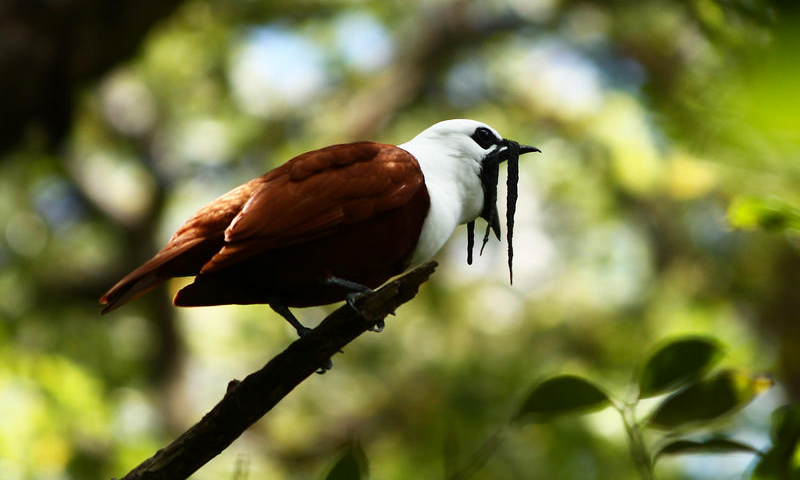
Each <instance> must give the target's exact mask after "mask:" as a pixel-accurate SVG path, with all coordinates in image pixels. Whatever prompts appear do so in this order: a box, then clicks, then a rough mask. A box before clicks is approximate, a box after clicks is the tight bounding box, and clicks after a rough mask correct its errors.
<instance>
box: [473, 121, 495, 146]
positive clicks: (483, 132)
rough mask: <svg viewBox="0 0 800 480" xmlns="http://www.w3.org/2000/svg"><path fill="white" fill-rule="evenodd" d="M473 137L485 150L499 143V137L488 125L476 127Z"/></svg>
mask: <svg viewBox="0 0 800 480" xmlns="http://www.w3.org/2000/svg"><path fill="white" fill-rule="evenodd" d="M472 139H473V140H475V143H477V144H478V145H479V146H480V147H481V148H483V149H484V150H485V149H487V148H489V147H491V146H492V145H496V144H497V137H496V136H495V135H494V133H492V131H491V130H489V129H488V128H486V127H478V128H477V129H475V133H473V134H472Z"/></svg>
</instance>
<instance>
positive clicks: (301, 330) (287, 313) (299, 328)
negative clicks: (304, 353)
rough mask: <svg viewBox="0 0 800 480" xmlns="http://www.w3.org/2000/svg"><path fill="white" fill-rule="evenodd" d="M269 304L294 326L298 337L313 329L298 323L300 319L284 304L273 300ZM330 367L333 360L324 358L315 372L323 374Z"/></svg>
mask: <svg viewBox="0 0 800 480" xmlns="http://www.w3.org/2000/svg"><path fill="white" fill-rule="evenodd" d="M269 306H270V307H272V309H273V310H275V311H276V312H277V313H278V314H280V316H282V317H283V318H285V319H286V321H287V322H289V324H290V325H291V326H292V327H294V329H295V331H296V332H297V336H298V337H300V338H303V337H305V336H306V335H308V334H309V333H311V331H312V330H313V329H312V328H308V327H306V326H305V325H303V324H302V323H300V320H298V319H297V317H295V316H294V314H293V313H292V312H291V310H289V308H288V307H287V306H286V305H283V304H281V303H277V302H275V303H270V304H269ZM331 368H333V362H332V361H331V359H330V358H328V359H327V360H325V362H323V364H322V365H320V367H319V369H317V373H319V374H323V373H325V372H327V371H328V370H330V369H331Z"/></svg>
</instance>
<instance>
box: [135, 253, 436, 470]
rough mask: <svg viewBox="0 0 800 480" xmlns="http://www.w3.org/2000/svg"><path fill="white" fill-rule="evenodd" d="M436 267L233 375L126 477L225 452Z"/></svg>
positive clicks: (188, 465)
mask: <svg viewBox="0 0 800 480" xmlns="http://www.w3.org/2000/svg"><path fill="white" fill-rule="evenodd" d="M435 268H436V262H429V263H426V264H424V265H422V266H420V267H418V268H416V269H414V270H412V271H411V272H409V273H407V274H405V275H403V276H401V277H399V278H397V279H395V280H393V281H391V282H389V283H387V284H386V285H384V286H383V287H381V288H380V289H378V290H376V291H375V292H373V293H370V294H367V295H364V296H362V297H360V298H358V299H357V300H356V307H357V308H358V310H359V312H360V314H359V313H357V312H355V311H354V310H353V309H352V308H350V307H349V306H348V305H346V304H345V305H344V306H342V307H341V308H339V309H337V310H336V311H334V312H333V313H332V314H330V315H329V316H328V317H327V318H325V320H323V321H322V323H320V325H319V326H318V327H317V328H315V329H314V330H313V331H312V332H311V333H309V334H308V335H306V336H305V337H303V338H301V339H299V340H297V341H295V342H294V343H292V344H291V345H289V347H288V348H287V349H286V350H284V351H283V352H281V353H280V354H278V355H277V356H276V357H275V358H273V359H272V360H270V361H269V363H267V364H266V365H265V366H264V367H263V368H262V369H261V370H259V371H257V372H254V373H251V374H250V375H248V376H247V377H245V379H244V380H242V381H241V382H240V381H238V380H233V381H231V382H230V383H229V384H228V391H227V392H226V393H225V396H224V397H223V398H222V400H221V401H220V402H219V403H218V404H217V405H216V406H215V407H214V408H213V409H212V410H211V411H210V412H208V413H207V414H206V415H205V416H204V417H203V418H202V420H200V421H199V422H198V423H197V424H195V425H194V426H193V427H191V428H190V429H189V430H187V431H186V432H184V433H183V434H182V435H181V436H180V437H178V438H177V439H176V440H175V441H174V442H172V443H171V444H170V445H168V446H166V447H164V448H162V449H161V450H159V451H158V452H156V454H155V455H153V456H152V457H150V458H148V459H147V460H145V461H144V462H142V463H141V464H140V465H139V466H138V467H136V468H134V469H133V470H131V471H130V472H129V473H128V474H127V475H125V476H124V477H123V478H122V480H160V479H164V480H166V479H170V480H176V479H185V478H187V477H188V476H189V475H191V474H192V473H194V472H195V471H197V470H198V469H199V468H200V467H202V466H203V465H205V464H206V463H207V462H208V461H209V460H211V459H212V458H214V457H215V456H217V455H218V454H219V453H221V452H222V451H223V450H224V449H225V448H227V447H228V446H229V445H230V444H231V443H233V441H234V440H236V439H237V438H238V437H239V436H240V435H241V434H242V433H244V431H245V430H246V429H247V428H248V427H249V426H250V425H252V424H253V423H255V422H256V421H257V420H259V419H260V418H261V417H262V416H264V415H265V414H266V413H267V412H268V411H270V410H271V409H272V407H274V406H275V405H277V403H278V402H280V401H281V399H283V397H285V396H286V395H287V394H288V393H289V392H291V391H292V389H294V387H296V386H297V385H299V384H300V382H302V381H303V380H305V379H306V378H308V377H309V376H310V375H311V374H312V373H314V372H315V371H316V370H317V369H318V368H319V367H320V366H321V365H324V364H325V362H327V360H328V359H329V358H330V357H331V356H332V355H333V354H335V353H336V352H338V351H340V350H341V349H342V348H343V347H344V346H345V345H347V344H348V343H350V342H351V341H353V340H354V339H355V338H356V337H358V336H359V335H361V334H362V333H364V332H365V331H367V330H368V329H369V328H371V327H373V326H374V325H376V324H377V323H378V322H380V321H381V320H383V319H384V318H386V316H387V315H389V314H392V313H393V312H394V311H395V309H397V307H399V306H400V305H402V304H403V303H405V302H407V301H409V300H411V299H412V298H414V296H415V295H416V294H417V291H418V289H419V286H420V285H421V284H422V283H424V282H425V281H426V280H427V279H428V278H429V277H430V276H431V274H432V273H433V271H434V269H435Z"/></svg>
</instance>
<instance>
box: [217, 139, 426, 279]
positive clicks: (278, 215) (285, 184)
mask: <svg viewBox="0 0 800 480" xmlns="http://www.w3.org/2000/svg"><path fill="white" fill-rule="evenodd" d="M292 162H293V163H292V165H291V168H289V169H287V170H286V171H285V172H282V174H281V175H280V176H277V177H276V178H274V179H272V180H271V181H268V182H264V183H263V184H262V185H260V186H259V188H258V189H257V190H256V191H255V192H254V193H253V196H252V197H251V198H250V199H249V200H248V202H247V203H246V204H245V206H244V208H243V209H242V211H241V212H240V213H239V214H238V215H237V216H236V218H234V219H233V222H231V224H230V226H229V227H228V228H227V230H225V246H224V247H223V248H222V249H221V250H220V252H219V253H217V254H216V255H214V257H213V258H212V259H211V260H210V261H209V262H208V263H206V264H205V265H204V266H203V269H202V273H209V272H213V271H216V270H219V269H221V268H224V267H226V266H229V265H231V264H233V263H236V262H239V261H241V260H244V259H246V258H248V257H251V256H253V255H257V254H259V253H261V252H264V251H267V250H271V249H273V248H278V247H283V246H288V245H293V244H297V243H302V242H307V241H310V240H314V239H316V238H320V237H324V236H327V235H331V234H333V233H335V232H336V231H338V230H339V229H341V228H343V227H345V226H347V225H351V224H354V223H357V222H361V221H364V220H366V219H368V218H370V217H372V216H373V215H375V214H377V213H380V212H384V211H387V210H391V209H394V208H397V207H400V206H403V205H405V204H407V203H408V202H409V201H410V200H411V198H412V197H413V196H414V194H415V193H416V192H417V190H418V189H419V188H420V187H421V186H422V185H423V184H424V181H423V177H422V171H421V170H420V168H419V164H418V163H417V161H416V160H415V159H414V157H413V156H411V155H410V154H409V153H408V152H406V151H405V150H403V149H400V148H397V147H395V146H393V145H385V144H379V143H372V142H359V143H352V144H346V145H335V146H332V147H328V148H325V149H322V150H317V151H314V152H309V153H306V154H303V155H301V156H299V157H296V158H295V159H294V160H293V161H292Z"/></svg>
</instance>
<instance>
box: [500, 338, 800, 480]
mask: <svg viewBox="0 0 800 480" xmlns="http://www.w3.org/2000/svg"><path fill="white" fill-rule="evenodd" d="M718 351H719V349H718V347H717V345H716V342H715V341H714V340H712V339H702V338H682V339H677V340H673V341H671V342H670V343H668V344H667V345H665V346H663V347H661V348H660V349H659V350H658V351H657V352H656V353H655V354H653V355H652V356H651V357H650V358H649V359H648V361H647V363H646V364H645V366H644V368H643V369H642V371H643V373H642V375H641V377H640V378H639V379H638V381H637V382H636V383H635V384H633V385H631V386H630V387H631V388H629V391H631V392H634V396H633V397H632V398H629V399H626V398H620V397H618V396H617V397H612V396H610V395H608V394H606V393H605V392H603V391H602V389H601V388H600V387H598V386H596V385H594V384H593V383H592V382H591V381H589V380H587V379H584V378H581V377H577V376H571V375H561V376H556V377H552V378H549V379H547V380H545V381H543V382H542V383H540V384H539V385H537V386H536V387H535V388H534V389H533V391H531V393H530V394H529V395H528V397H527V398H526V399H525V401H524V402H523V404H522V406H521V407H520V408H519V410H518V411H517V414H516V416H515V420H516V422H517V423H520V424H523V425H524V424H525V423H527V422H530V421H547V420H551V419H553V418H554V417H556V416H559V415H564V414H574V413H587V412H591V411H595V410H601V409H604V408H606V407H609V406H613V407H614V409H615V410H617V412H618V413H619V415H620V417H621V419H622V421H623V423H624V424H625V431H626V433H627V436H628V443H629V445H630V451H631V457H632V459H633V462H634V463H635V464H636V465H637V467H638V468H639V472H640V474H641V478H643V479H652V478H655V472H654V467H655V463H656V461H657V460H658V459H659V458H660V457H661V456H663V455H679V454H689V453H692V454H708V453H740V452H744V453H760V452H759V450H758V449H757V448H756V447H753V446H751V445H748V444H746V443H743V442H739V441H736V440H731V439H729V438H725V436H723V434H721V433H719V432H715V433H713V434H712V435H710V436H709V435H708V434H706V433H704V435H705V437H706V438H703V439H700V440H693V439H690V438H687V437H686V435H687V434H689V433H695V432H697V431H698V430H699V431H703V430H708V429H709V428H713V427H714V426H718V425H719V424H720V423H721V421H722V420H724V419H726V418H727V417H729V416H730V415H731V414H732V413H734V412H736V411H737V410H739V409H741V408H742V407H744V406H745V405H747V404H748V403H750V402H751V401H752V400H753V398H755V396H756V395H758V394H761V393H763V392H764V391H766V390H767V389H768V388H770V387H771V386H772V381H771V380H770V379H768V378H766V377H765V376H763V375H749V374H747V373H744V372H741V371H736V370H723V371H720V372H717V373H714V374H710V375H708V376H707V377H705V378H700V377H701V376H702V375H703V374H704V373H705V372H706V371H707V370H708V369H709V368H711V367H712V366H713V364H714V363H716V357H718V355H717V352H718ZM697 353H699V355H694V354H697ZM698 358H700V359H701V360H698ZM653 379H660V380H661V381H655V382H654V381H653ZM695 379H696V380H695ZM654 387H657V388H654ZM674 390H677V391H675V392H674V393H672V394H671V395H669V396H668V397H666V398H664V399H663V400H661V401H660V402H659V403H658V404H657V405H656V406H655V407H653V408H652V412H651V413H649V414H648V415H646V416H645V418H644V420H642V419H640V418H639V415H638V414H637V413H636V409H637V406H639V404H640V402H641V401H642V400H643V399H645V398H647V397H652V396H653V395H656V394H658V393H661V394H663V393H668V392H670V391H674ZM648 427H649V428H655V429H658V430H660V431H661V432H664V433H663V435H661V436H660V437H659V438H657V439H656V440H654V441H652V442H647V441H646V440H645V433H646V432H645V431H644V430H645V428H648ZM794 442H795V443H796V441H794ZM650 443H652V445H650ZM784 443H787V442H785V439H782V438H781V439H777V440H776V441H775V443H774V445H773V447H772V448H773V449H775V448H778V445H780V446H781V447H780V448H783V449H786V448H787V446H788V447H789V448H793V447H794V444H793V443H789V444H788V445H784ZM659 444H660V446H658V445H659ZM654 447H657V448H656V450H655V451H653V449H654ZM783 460H784V463H783V464H781V465H778V463H779V462H778V461H777V460H776V461H775V467H777V468H780V469H785V468H786V466H787V464H788V462H787V460H788V458H785V457H784V459H783Z"/></svg>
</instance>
